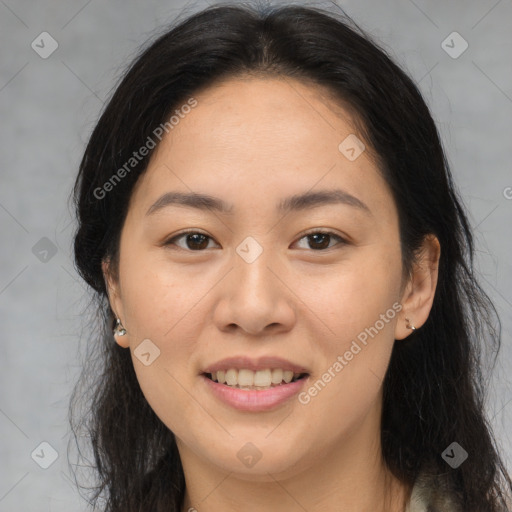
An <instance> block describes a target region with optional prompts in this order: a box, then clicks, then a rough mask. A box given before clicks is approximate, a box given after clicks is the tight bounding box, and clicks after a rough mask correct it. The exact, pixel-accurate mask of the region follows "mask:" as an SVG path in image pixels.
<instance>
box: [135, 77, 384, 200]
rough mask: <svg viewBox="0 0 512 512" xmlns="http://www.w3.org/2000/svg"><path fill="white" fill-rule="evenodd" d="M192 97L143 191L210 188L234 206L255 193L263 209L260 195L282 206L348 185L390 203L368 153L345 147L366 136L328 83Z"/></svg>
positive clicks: (248, 85)
mask: <svg viewBox="0 0 512 512" xmlns="http://www.w3.org/2000/svg"><path fill="white" fill-rule="evenodd" d="M193 97H194V98H195V100H196V101H197V105H196V106H195V107H194V108H193V109H190V110H189V109H187V110H188V113H187V114H182V115H181V116H180V119H179V122H178V123H177V124H175V125H174V126H173V128H172V129H171V130H169V132H168V133H166V135H165V136H164V137H163V139H162V142H161V143H160V144H159V145H158V146H157V148H156V150H155V151H154V153H153V155H152V157H151V160H150V163H149V165H148V169H147V171H146V173H145V174H144V175H143V177H142V178H141V180H139V181H140V183H138V186H137V187H136V188H137V195H138V196H141V195H142V196H151V197H152V198H153V199H154V197H155V195H156V194H159V193H160V194H161V193H163V192H166V191H167V190H180V191H183V192H198V193H206V194H209V195H215V196H222V197H224V198H225V199H226V201H228V202H229V203H231V204H234V205H235V210H236V209H238V208H239V207H238V206H236V205H237V203H240V202H242V203H246V204H247V202H248V201H249V200H250V199H251V197H252V198H256V200H255V202H254V204H253V206H256V207H257V206H258V204H260V205H261V202H260V203H258V201H257V200H260V201H261V200H262V199H265V200H270V199H271V198H273V197H274V196H275V197H276V201H275V202H276V203H277V198H278V197H284V196H291V195H293V194H298V193H303V192H304V191H306V190H310V189H314V188H315V187H317V188H321V189H322V190H325V189H329V188H339V187H342V188H343V189H345V190H346V191H347V192H349V193H350V194H352V195H354V196H356V197H359V198H360V199H361V200H362V201H364V202H366V201H365V200H364V199H363V198H364V197H365V196H367V195H368V192H369V191H374V192H376V193H375V194H374V195H375V196H376V197H374V200H378V201H381V202H382V201H388V200H389V194H388V191H387V190H385V189H386V184H385V182H384V181H383V179H382V177H381V175H380V172H379V171H378V168H377V166H376V165H375V164H374V162H373V159H372V158H371V157H370V155H369V154H368V151H366V150H365V151H363V152H362V153H361V154H360V155H359V156H358V157H357V158H356V159H353V160H350V159H348V158H347V156H346V154H345V153H343V151H342V150H341V149H340V144H341V145H343V143H344V141H346V140H347V139H348V140H349V141H350V140H351V139H350V138H351V137H357V138H358V139H360V140H361V139H362V136H361V134H359V133H356V127H355V123H354V119H353V117H352V115H351V113H349V111H348V109H345V108H344V107H343V106H342V105H340V104H339V103H336V102H335V101H334V100H333V98H332V95H331V94H330V93H329V91H327V90H326V89H325V88H322V87H320V86H317V85H313V84H311V83H302V82H299V81H297V80H292V79H289V78H286V79H278V78H265V79H262V78H242V79H239V78H237V79H231V80H227V81H223V82H220V83H218V84H216V85H215V86H213V87H209V88H207V89H204V90H202V91H200V92H199V93H196V94H194V95H193ZM176 110H178V111H179V106H178V107H177V108H176ZM356 149H357V148H356ZM248 196H251V197H248ZM146 203H147V202H146Z"/></svg>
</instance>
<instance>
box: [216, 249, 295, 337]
mask: <svg viewBox="0 0 512 512" xmlns="http://www.w3.org/2000/svg"><path fill="white" fill-rule="evenodd" d="M247 247H250V250H249V252H250V251H253V254H252V255H250V257H246V254H245V253H244V250H243V249H244V248H247ZM260 247H261V246H260ZM261 249H263V248H262V247H261ZM258 253H259V254H258ZM232 261H233V268H232V270H231V271H230V272H229V273H228V275H227V276H226V277H225V279H224V286H222V287H221V289H220V294H221V297H220V300H219V301H218V302H217V308H216V311H215V315H214V320H215V323H216V324H217V327H218V328H219V329H220V330H222V331H225V332H228V331H229V332H233V331H236V330H240V331H241V332H243V333H245V334H250V335H253V336H263V335H268V334H277V333H279V332H285V331H288V330H290V329H291V328H292V327H293V325H294V323H295V322H296V310H297V307H296V302H295V301H296V300H297V299H296V295H295V294H294V293H293V290H292V289H293V283H290V282H289V281H290V277H289V276H287V275H286V272H285V271H284V270H283V265H280V264H279V262H278V259H277V258H276V257H275V255H273V253H272V251H271V250H265V249H263V250H262V251H260V250H258V251H256V254H255V253H254V246H252V247H251V246H250V245H249V246H245V247H244V245H243V244H241V246H240V247H239V248H238V249H237V252H234V255H233V260H232Z"/></svg>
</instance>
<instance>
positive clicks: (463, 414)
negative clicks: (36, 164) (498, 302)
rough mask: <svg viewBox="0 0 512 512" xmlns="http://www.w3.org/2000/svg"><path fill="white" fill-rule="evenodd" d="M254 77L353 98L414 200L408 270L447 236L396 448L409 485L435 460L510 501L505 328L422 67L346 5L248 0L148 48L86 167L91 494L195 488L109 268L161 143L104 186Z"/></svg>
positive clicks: (153, 497)
mask: <svg viewBox="0 0 512 512" xmlns="http://www.w3.org/2000/svg"><path fill="white" fill-rule="evenodd" d="M242 75H254V76H261V77H271V76H281V77H285V78H294V79H297V80H301V81H309V82H310V83H313V84H319V85H322V86H325V87H327V88H328V89H329V90H330V91H332V93H333V94H334V95H335V97H336V98H338V99H339V101H340V103H342V104H344V105H349V106H350V107H351V108H352V109H353V111H354V112H355V113H356V116H357V120H358V122H359V124H360V127H361V130H362V133H363V134H364V136H365V140H366V142H367V143H368V147H369V149H370V150H371V151H372V152H373V154H374V155H375V156H376V158H377V159H378V162H379V168H380V170H381V172H382V173H383V175H384V177H385V179H386V181H387V182H388V184H389V186H390V188H391V190H392V193H393V197H394V200H395V202H396V205H397V208H398V212H399V229H400V239H401V248H402V259H403V264H404V269H405V271H406V272H407V271H409V270H410V269H411V266H412V263H413V262H414V257H415V254H416V252H417V250H418V248H419V247H420V245H421V243H422V241H423V239H424V237H425V236H427V235H429V234H434V235H435V236H436V237H437V238H438V239H439V241H440V245H441V259H440V263H439V280H438V286H437V290H436V295H435V299H434V303H433V307H432V310H431V313H430V316H429V318H428V320H427V322H426V323H425V324H424V325H423V326H422V328H421V329H419V330H418V331H416V332H414V333H412V334H411V335H410V336H409V338H408V339H407V340H406V341H405V342H401V343H395V345H394V348H393V352H392V356H391V362H390V365H389V369H388V371H387V374H386V376H385V380H384V398H383V414H382V431H381V436H382V446H383V456H384V459H385V462H386V464H387V465H388V467H389V469H390V470H391V471H392V472H393V474H394V475H395V476H396V477H397V478H399V479H400V480H401V481H402V482H404V483H408V484H412V483H413V482H414V481H415V479H416V477H417V476H418V474H419V472H420V470H421V468H422V467H424V465H427V464H429V465H430V467H431V468H433V471H435V472H436V473H437V474H444V475H445V476H446V478H448V479H449V480H450V481H451V483H452V485H453V488H454V489H455V490H456V492H457V494H458V495H459V497H460V500H461V504H462V508H463V510H466V511H477V510H478V511H484V510H485V511H486V512H497V511H498V510H502V508H500V507H502V506H504V505H505V499H506V497H507V496H508V492H509V490H510V489H512V482H511V480H510V477H509V475H508V473H507V471H506V469H505V467H504V464H503V461H502V459H501V458H500V456H499V453H498V451H497V449H496V442H495V440H494V438H493V435H492V429H491V426H490V424H489V422H488V420H487V419H486V417H485V415H484V401H485V393H486V387H485V385H484V377H485V375H483V374H482V370H483V368H484V365H483V358H482V354H481V347H484V348H486V349H487V350H488V352H489V353H490V354H492V353H495V354H496V355H497V353H498V351H499V348H500V331H501V327H500V323H499V319H498V317H497V314H496V311H495V309H494V306H493V305H492V302H491V301H490V299H489V298H488V296H487V295H486V294H485V293H484V291H483V290H482V289H481V288H480V287H479V285H478V283H477V280H476V278H475V272H474V270H473V251H474V248H473V238H472V234H471V230H470V226H469V223H468V220H467V216H466V213H465V210H464V208H463V206H462V202H461V200H460V199H459V197H458V195H457V192H456V189H455V187H454V184H453V182H452V176H451V173H450V170H449V167H448V163H447V160H446V157H445V154H444V151H443V147H442V144H441V142H440V137H439V134H438V131H437V129H436V126H435V124H434V121H433V119H432V116H431V114H430V112H429V109H428V107H427V106H426V104H425V102H424V100H423V99H422V97H421V95H420V92H419V91H418V88H417V87H416V86H415V84H414V83H413V82H412V80H411V79H410V78H409V77H408V76H407V75H406V74H405V73H404V72H403V71H402V70H401V69H400V68H399V67H398V66H397V65H396V64H394V63H393V61H392V60H391V59H390V57H389V56H388V55H387V54H386V52H385V51H384V50H382V49H381V48H380V47H379V45H378V43H376V42H374V41H372V39H371V37H370V36H368V35H367V34H365V33H364V32H363V31H362V30H361V29H359V28H358V27H357V25H356V24H355V23H354V22H353V21H352V20H351V19H350V18H348V17H347V16H346V15H343V14H341V12H340V13H338V12H337V11H336V12H327V11H325V10H323V9H320V8H307V7H301V6H281V7H278V6H261V5H253V6H251V5H250V4H246V5H240V4H239V3H237V5H229V4H222V5H216V6H213V7H209V8H207V9H205V10H203V11H201V12H199V13H197V14H195V15H192V16H190V17H189V18H187V19H185V20H181V21H180V22H179V23H176V24H175V25H174V26H173V27H171V28H170V29H169V30H167V31H166V32H165V33H164V34H163V35H160V36H158V38H157V39H156V40H155V41H154V42H152V43H151V44H150V45H149V46H147V47H146V48H144V49H143V50H141V52H140V54H139V56H138V57H137V59H136V60H135V61H134V62H133V63H132V65H131V66H130V67H129V69H128V70H127V72H126V73H125V75H124V77H123V78H122V80H121V81H120V83H119V85H118V87H117V88H116V89H115V92H114V94H113V95H112V98H111V99H110V101H109V102H108V104H107V105H106V107H105V108H104V111H103V113H102V115H101V117H100V119H99V121H98V123H97V125H96V127H95V128H94V130H93V132H92V134H91V137H90V140H89V142H88V144H87V147H86V150H85V153H84V156H83V159H82V161H81V164H80V170H79V173H78V177H77V180H76V184H75V188H74V200H75V204H76V211H77V218H78V228H77V232H76V236H75V240H74V251H75V261H76V266H77V269H78V271H79V273H80V275H81V276H82V277H83V279H84V280H85V281H86V282H87V283H88V284H89V285H90V286H91V287H92V289H93V290H94V297H95V301H94V308H95V311H96V313H97V314H95V316H94V317H91V319H90V320H91V324H90V325H95V326H97V328H96V331H93V332H94V333H95V335H94V336H91V337H94V339H91V340H90V342H91V343H90V344H89V349H88V351H87V355H86V361H85V367H84V370H83V373H82V375H81V378H80V380H79V382H78V383H77V385H76V387H75V390H74V392H73V395H72V399H71V403H70V421H71V427H72V430H73V433H74V436H75V439H76V440H77V446H79V445H80V443H79V440H80V438H81V437H83V436H84V434H83V433H82V432H85V436H86V437H88V438H90V439H89V440H88V442H89V447H90V448H92V456H93V457H94V461H93V462H92V463H90V462H89V464H90V465H92V467H93V468H94V470H95V472H96V476H97V479H98V485H97V486H95V487H93V490H94V492H93V495H92V497H90V498H89V502H90V504H92V505H94V506H97V505H98V502H99V501H100V500H103V505H102V506H103V508H102V510H105V511H107V512H132V511H134V512H135V511H148V512H149V511H151V512H158V511H164V510H165V511H166V512H170V511H179V510H180V506H181V504H182V500H183V496H184V492H185V480H184V475H183V470H182V466H181V461H180V458H179V453H178V451H177V447H176V443H175V439H174V435H173V433H172V432H170V431H169V429H168V428H167V427H166V426H165V425H164V424H163V423H162V422H161V421H160V419H159V418H158V417H157V416H156V414H155V413H154V412H153V410H152V409H151V407H150V406H149V405H148V403H147V402H146V400H145V398H144V396H143V394H142V392H141V389H140V387H139V384H138V381H137V378H136V375H135V372H134V368H133V363H132V360H131V356H130V352H129V350H125V349H122V348H121V347H119V346H118V345H117V344H116V343H115V342H114V339H113V336H112V331H111V328H112V311H111V310H110V307H109V304H108V300H107V294H106V288H105V282H104V277H103V274H102V268H101V262H102V260H104V259H107V258H108V259H110V260H111V261H112V262H113V264H114V268H115V264H116V262H117V260H118V256H119V255H118V248H119V239H120V233H121V229H122V226H123V222H124V219H125V216H126V213H127V209H128V202H129V199H130V195H131V192H132V190H133V187H134V184H135V183H136V181H137V179H138V178H139V177H140V176H141V174H142V173H143V172H144V171H145V169H146V166H147V163H148V159H149V156H150V154H151V152H150V153H149V154H148V155H147V156H145V157H144V158H142V159H140V161H139V162H138V163H137V165H136V166H134V168H133V169H130V172H126V173H124V175H123V177H122V179H120V180H117V181H116V182H115V183H114V185H113V186H111V187H110V190H109V191H108V193H106V194H103V193H100V192H98V191H99V190H100V189H102V187H104V184H105V183H106V182H108V181H109V180H111V179H112V177H113V175H114V174H115V173H116V171H117V170H118V169H120V168H122V167H123V165H125V164H126V162H128V161H129V160H130V157H132V153H133V151H135V150H137V149H138V148H140V147H141V146H143V145H144V144H145V143H146V141H147V139H148V137H151V136H152V134H153V132H154V130H155V128H156V127H158V126H159V125H161V124H163V123H165V122H166V121H167V120H168V119H169V116H170V114H171V113H172V111H173V110H174V109H175V108H177V107H178V106H179V105H180V104H182V103H184V102H186V100H187V99H188V98H190V97H192V96H193V95H194V93H196V92H197V91H199V90H200V89H204V88H207V87H208V86H209V85H211V84H213V83H214V82H216V81H218V80H219V79H221V78H232V77H237V76H242ZM153 137H154V135H153ZM111 183H112V182H111ZM102 190H105V189H104V188H103V189H102ZM93 322H94V324H93ZM454 441H456V442H457V443H459V444H460V445H461V446H462V447H463V448H465V449H466V451H468V452H469V457H468V458H467V460H466V461H465V462H464V463H462V464H461V465H460V466H459V467H457V468H456V469H451V468H450V467H448V465H447V463H446V462H445V461H444V460H443V458H442V457H441V454H442V453H443V451H444V450H445V449H446V448H447V447H448V446H449V445H450V444H451V443H452V442H454ZM80 452H81V450H80ZM82 457H83V458H84V459H85V456H84V455H83V454H81V458H82Z"/></svg>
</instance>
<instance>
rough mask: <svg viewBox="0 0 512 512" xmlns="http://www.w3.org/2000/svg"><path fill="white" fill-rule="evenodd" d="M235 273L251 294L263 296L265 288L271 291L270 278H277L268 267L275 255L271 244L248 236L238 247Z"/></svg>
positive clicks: (241, 285) (239, 281) (238, 280)
mask: <svg viewBox="0 0 512 512" xmlns="http://www.w3.org/2000/svg"><path fill="white" fill-rule="evenodd" d="M260 240H261V239H260ZM235 252H236V256H237V257H236V259H235V274H236V278H235V279H236V280H237V282H238V283H239V285H240V287H241V288H242V293H243V291H244V288H245V291H246V292H247V293H249V294H250V295H254V294H255V293H257V294H258V296H259V297H262V294H263V292H264V291H265V290H267V291H270V289H272V288H273V287H272V286H270V287H269V286H268V285H269V280H272V279H275V276H274V274H273V273H272V272H271V271H270V269H269V268H268V267H272V265H271V260H272V258H273V257H274V256H273V253H272V248H271V247H270V244H268V243H267V244H266V246H263V244H262V243H260V242H259V241H258V240H257V239H256V238H255V237H253V236H247V237H246V238H245V239H244V240H242V242H241V243H240V244H239V245H238V246H237V247H236V250H235Z"/></svg>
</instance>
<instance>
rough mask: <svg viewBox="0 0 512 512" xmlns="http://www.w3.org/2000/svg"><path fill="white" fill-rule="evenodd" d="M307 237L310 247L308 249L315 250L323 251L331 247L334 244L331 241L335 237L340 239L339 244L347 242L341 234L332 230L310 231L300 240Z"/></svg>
mask: <svg viewBox="0 0 512 512" xmlns="http://www.w3.org/2000/svg"><path fill="white" fill-rule="evenodd" d="M303 239H307V240H308V242H309V243H308V247H306V249H312V250H314V251H322V250H324V249H330V248H331V247H332V245H330V242H331V241H332V240H333V239H337V240H338V244H335V245H340V244H345V243H346V241H345V240H344V239H343V238H342V237H341V236H339V235H337V234H335V233H333V232H331V231H315V232H312V233H308V234H307V235H305V236H303V237H302V238H301V239H300V240H303Z"/></svg>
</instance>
